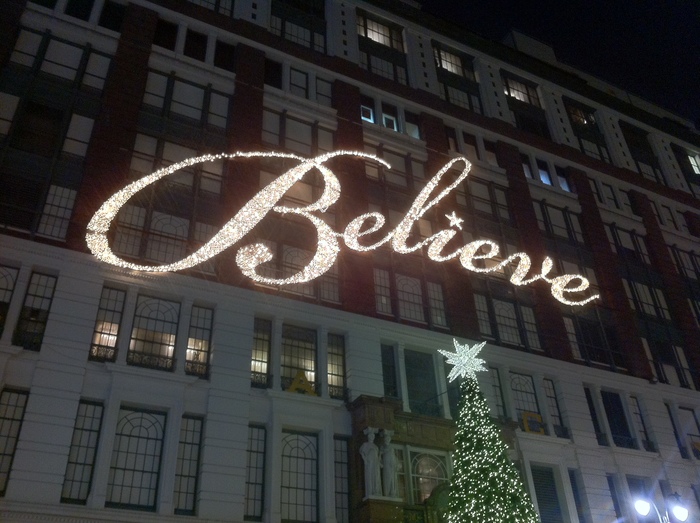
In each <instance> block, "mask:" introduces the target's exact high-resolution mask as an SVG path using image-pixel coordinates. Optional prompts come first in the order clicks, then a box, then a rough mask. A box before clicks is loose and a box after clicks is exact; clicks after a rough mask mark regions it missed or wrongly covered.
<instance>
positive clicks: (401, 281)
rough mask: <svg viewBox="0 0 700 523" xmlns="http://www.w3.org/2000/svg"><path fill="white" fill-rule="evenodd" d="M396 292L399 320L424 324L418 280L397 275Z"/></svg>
mask: <svg viewBox="0 0 700 523" xmlns="http://www.w3.org/2000/svg"><path fill="white" fill-rule="evenodd" d="M396 290H397V296H398V304H399V315H400V316H401V318H403V319H407V320H414V321H418V322H425V312H424V310H423V296H422V292H421V283H420V280H419V279H418V278H411V277H410V276H402V275H401V274H397V275H396Z"/></svg>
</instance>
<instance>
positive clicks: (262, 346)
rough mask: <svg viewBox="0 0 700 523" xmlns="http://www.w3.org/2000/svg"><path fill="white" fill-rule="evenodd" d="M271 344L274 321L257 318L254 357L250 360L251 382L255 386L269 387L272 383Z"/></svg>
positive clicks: (254, 334) (254, 335)
mask: <svg viewBox="0 0 700 523" xmlns="http://www.w3.org/2000/svg"><path fill="white" fill-rule="evenodd" d="M271 346H272V322H271V321H270V320H264V319H262V318H255V325H254V333H253V357H252V360H251V362H250V367H251V368H250V384H251V386H253V387H260V388H268V387H270V386H271V385H272V380H271V376H270V371H269V363H270V348H271Z"/></svg>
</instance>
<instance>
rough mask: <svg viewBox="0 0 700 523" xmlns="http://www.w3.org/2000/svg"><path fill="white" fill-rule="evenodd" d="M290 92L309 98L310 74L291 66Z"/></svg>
mask: <svg viewBox="0 0 700 523" xmlns="http://www.w3.org/2000/svg"><path fill="white" fill-rule="evenodd" d="M289 92H291V93H292V94H295V95H297V96H301V97H302V98H308V97H309V75H308V74H306V73H305V72H304V71H299V70H298V69H294V68H293V67H291V68H290V69H289Z"/></svg>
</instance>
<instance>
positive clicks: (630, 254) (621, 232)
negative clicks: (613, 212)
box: [605, 223, 651, 265]
mask: <svg viewBox="0 0 700 523" xmlns="http://www.w3.org/2000/svg"><path fill="white" fill-rule="evenodd" d="M605 232H606V233H607V234H608V240H609V241H610V246H611V247H612V250H613V251H614V252H616V253H617V254H618V255H619V256H620V257H621V258H622V259H623V260H625V261H627V262H632V263H634V264H640V263H643V264H647V265H649V264H650V263H651V261H650V259H649V253H648V251H647V246H646V240H645V238H644V236H642V235H640V234H638V233H636V232H635V231H629V230H626V229H621V228H619V227H617V225H615V224H614V223H612V224H607V223H606V224H605Z"/></svg>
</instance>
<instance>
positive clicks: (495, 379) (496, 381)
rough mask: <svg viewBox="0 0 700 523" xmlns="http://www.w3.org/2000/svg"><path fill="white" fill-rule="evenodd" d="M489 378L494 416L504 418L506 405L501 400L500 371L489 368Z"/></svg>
mask: <svg viewBox="0 0 700 523" xmlns="http://www.w3.org/2000/svg"><path fill="white" fill-rule="evenodd" d="M489 376H490V377H491V388H492V389H493V399H494V402H495V403H494V407H495V410H494V414H496V416H498V417H502V418H505V417H506V416H507V413H506V403H505V401H504V399H503V388H502V387H501V374H500V371H499V370H498V369H497V368H495V367H489ZM455 419H456V418H455Z"/></svg>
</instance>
